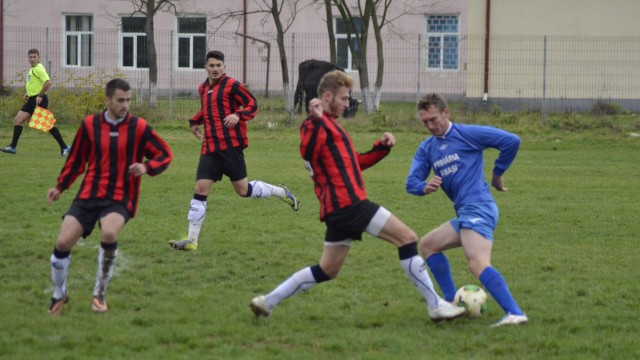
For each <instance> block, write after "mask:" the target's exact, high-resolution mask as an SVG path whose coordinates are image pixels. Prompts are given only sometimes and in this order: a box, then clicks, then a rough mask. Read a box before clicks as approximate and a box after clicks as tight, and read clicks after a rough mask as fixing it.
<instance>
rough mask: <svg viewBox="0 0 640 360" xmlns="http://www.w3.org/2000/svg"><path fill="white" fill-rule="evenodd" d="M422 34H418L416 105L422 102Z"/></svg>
mask: <svg viewBox="0 0 640 360" xmlns="http://www.w3.org/2000/svg"><path fill="white" fill-rule="evenodd" d="M421 66H422V34H418V64H417V68H416V103H417V102H418V100H420V78H421V76H420V74H421V70H422V67H421Z"/></svg>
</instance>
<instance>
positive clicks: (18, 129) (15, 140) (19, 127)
mask: <svg viewBox="0 0 640 360" xmlns="http://www.w3.org/2000/svg"><path fill="white" fill-rule="evenodd" d="M21 134H22V125H15V126H14V127H13V140H11V145H9V146H11V147H12V148H14V147H17V146H18V140H19V139H20V135H21Z"/></svg>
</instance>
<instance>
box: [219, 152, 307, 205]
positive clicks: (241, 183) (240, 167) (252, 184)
mask: <svg viewBox="0 0 640 360" xmlns="http://www.w3.org/2000/svg"><path fill="white" fill-rule="evenodd" d="M220 155H221V158H222V162H223V163H222V165H221V167H222V168H223V172H224V173H225V174H226V175H227V176H229V179H230V180H231V184H232V185H233V189H234V190H235V192H236V194H238V195H240V196H242V197H251V198H254V199H266V198H269V197H271V196H275V197H277V198H279V199H281V200H282V201H284V202H285V203H287V205H289V206H290V207H291V208H292V209H293V210H295V211H298V208H299V206H300V202H299V201H298V199H297V198H296V197H295V196H294V195H293V194H292V193H291V191H289V189H288V188H287V187H286V186H284V185H278V186H276V185H272V184H269V183H266V182H264V181H261V180H252V181H248V178H247V165H246V163H245V161H244V152H243V150H242V148H233V149H229V150H227V151H224V152H222V153H221V154H220Z"/></svg>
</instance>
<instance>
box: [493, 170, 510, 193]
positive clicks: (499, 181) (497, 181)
mask: <svg viewBox="0 0 640 360" xmlns="http://www.w3.org/2000/svg"><path fill="white" fill-rule="evenodd" d="M491 186H493V187H494V188H496V190H498V191H503V192H504V191H507V190H509V189H507V187H506V186H504V177H503V176H502V175H500V176H498V175H496V174H493V178H492V179H491Z"/></svg>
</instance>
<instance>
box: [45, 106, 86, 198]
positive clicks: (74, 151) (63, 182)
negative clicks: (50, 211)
mask: <svg viewBox="0 0 640 360" xmlns="http://www.w3.org/2000/svg"><path fill="white" fill-rule="evenodd" d="M90 116H93V115H90ZM85 121H86V120H85ZM72 144H73V145H72V146H71V152H70V153H69V155H68V156H67V160H66V161H65V163H64V166H63V167H62V170H61V171H60V176H58V180H57V184H56V186H55V187H53V188H51V189H49V191H48V192H47V202H48V203H49V204H51V203H52V202H53V201H56V200H58V199H59V198H60V195H61V194H62V193H63V192H64V191H65V190H67V189H68V188H69V187H71V185H72V184H73V183H74V181H75V180H76V179H77V178H78V176H80V175H81V174H83V173H84V172H85V170H86V165H87V157H88V156H89V153H90V140H89V135H88V134H87V132H86V127H85V122H83V123H82V125H81V126H80V128H79V129H78V131H77V132H76V136H75V138H74V139H73V143H72Z"/></svg>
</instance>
